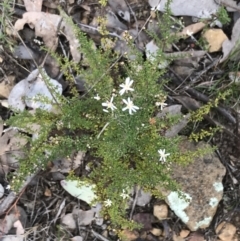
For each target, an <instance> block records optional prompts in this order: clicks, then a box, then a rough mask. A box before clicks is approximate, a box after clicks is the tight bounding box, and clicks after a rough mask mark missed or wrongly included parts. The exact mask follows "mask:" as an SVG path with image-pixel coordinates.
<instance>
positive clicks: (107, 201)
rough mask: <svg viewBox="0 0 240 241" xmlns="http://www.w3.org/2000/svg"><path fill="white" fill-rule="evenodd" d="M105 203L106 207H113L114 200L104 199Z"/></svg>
mask: <svg viewBox="0 0 240 241" xmlns="http://www.w3.org/2000/svg"><path fill="white" fill-rule="evenodd" d="M104 205H105V207H111V206H112V201H111V200H110V199H107V200H106V201H104Z"/></svg>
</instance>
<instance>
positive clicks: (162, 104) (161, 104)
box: [155, 102, 167, 110]
mask: <svg viewBox="0 0 240 241" xmlns="http://www.w3.org/2000/svg"><path fill="white" fill-rule="evenodd" d="M155 105H156V106H157V107H158V106H160V109H161V110H163V108H164V107H165V106H167V104H166V103H164V102H156V103H155Z"/></svg>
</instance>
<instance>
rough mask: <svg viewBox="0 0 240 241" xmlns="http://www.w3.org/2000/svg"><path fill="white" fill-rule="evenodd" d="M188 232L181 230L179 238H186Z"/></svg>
mask: <svg viewBox="0 0 240 241" xmlns="http://www.w3.org/2000/svg"><path fill="white" fill-rule="evenodd" d="M189 233H190V231H189V230H187V229H183V230H182V231H181V232H180V234H179V235H180V237H182V238H186V237H187V236H188V235H189Z"/></svg>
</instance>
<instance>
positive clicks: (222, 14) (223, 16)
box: [216, 6, 231, 25]
mask: <svg viewBox="0 0 240 241" xmlns="http://www.w3.org/2000/svg"><path fill="white" fill-rule="evenodd" d="M216 15H217V19H218V20H219V21H220V22H221V23H222V24H223V25H225V24H229V23H230V22H231V18H230V17H229V15H228V12H227V10H226V9H225V7H224V6H221V7H220V8H219V9H218V12H217V14H216Z"/></svg>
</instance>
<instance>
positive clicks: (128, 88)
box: [119, 77, 134, 95]
mask: <svg viewBox="0 0 240 241" xmlns="http://www.w3.org/2000/svg"><path fill="white" fill-rule="evenodd" d="M132 84H133V80H130V78H129V77H127V78H126V80H125V83H124V84H120V85H119V86H120V87H121V88H122V89H121V90H120V91H119V94H120V95H123V94H124V93H125V92H126V93H127V92H128V91H134V89H133V88H131V86H132Z"/></svg>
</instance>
